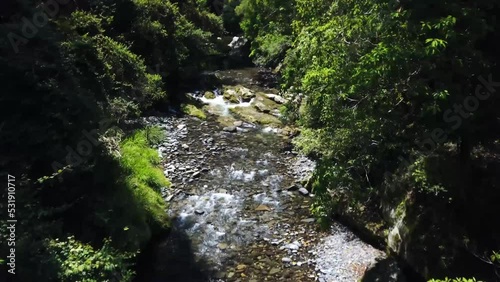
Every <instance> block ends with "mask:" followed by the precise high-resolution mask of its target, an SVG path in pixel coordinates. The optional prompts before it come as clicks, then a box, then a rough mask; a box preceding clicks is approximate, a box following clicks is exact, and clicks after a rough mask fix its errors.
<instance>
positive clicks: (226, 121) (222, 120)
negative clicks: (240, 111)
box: [217, 116, 236, 127]
mask: <svg viewBox="0 0 500 282" xmlns="http://www.w3.org/2000/svg"><path fill="white" fill-rule="evenodd" d="M235 121H236V119H235V118H234V117H232V116H218V117H217V122H218V123H219V124H220V125H221V126H223V127H227V126H234V122H235Z"/></svg>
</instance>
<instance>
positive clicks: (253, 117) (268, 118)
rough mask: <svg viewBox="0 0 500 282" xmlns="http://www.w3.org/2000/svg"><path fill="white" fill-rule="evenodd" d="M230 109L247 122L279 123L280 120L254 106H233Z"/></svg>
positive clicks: (276, 124) (275, 124)
mask: <svg viewBox="0 0 500 282" xmlns="http://www.w3.org/2000/svg"><path fill="white" fill-rule="evenodd" d="M230 111H231V112H232V113H234V114H235V115H237V116H239V117H241V119H242V120H245V121H247V122H251V123H258V124H261V125H273V126H280V125H281V121H280V120H279V119H278V118H276V117H275V116H272V115H268V114H265V113H261V112H259V111H257V110H256V109H255V108H254V107H235V108H232V109H230Z"/></svg>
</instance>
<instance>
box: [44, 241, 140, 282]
mask: <svg viewBox="0 0 500 282" xmlns="http://www.w3.org/2000/svg"><path fill="white" fill-rule="evenodd" d="M48 248H49V252H50V254H51V255H52V256H53V258H54V260H55V262H56V263H57V265H59V266H60V269H59V272H58V274H57V278H58V281H82V282H101V281H120V282H122V281H123V282H126V281H132V278H133V275H134V272H133V271H132V270H131V269H130V268H131V266H132V264H131V263H130V259H132V258H134V257H135V254H133V253H123V252H121V251H119V250H116V249H114V248H113V247H112V246H111V244H110V241H109V240H105V241H104V244H103V246H102V247H101V248H100V249H98V250H96V249H94V248H93V247H92V246H90V245H87V244H84V243H81V242H79V241H77V240H75V238H74V237H68V239H67V240H66V241H59V240H58V239H55V240H51V241H49V243H48Z"/></svg>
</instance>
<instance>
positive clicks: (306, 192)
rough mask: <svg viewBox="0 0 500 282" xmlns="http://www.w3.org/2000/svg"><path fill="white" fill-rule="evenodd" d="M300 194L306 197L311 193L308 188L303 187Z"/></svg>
mask: <svg viewBox="0 0 500 282" xmlns="http://www.w3.org/2000/svg"><path fill="white" fill-rule="evenodd" d="M299 193H300V194H302V195H304V196H306V195H308V194H309V191H307V189H306V188H303V187H302V188H300V189H299Z"/></svg>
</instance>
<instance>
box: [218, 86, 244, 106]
mask: <svg viewBox="0 0 500 282" xmlns="http://www.w3.org/2000/svg"><path fill="white" fill-rule="evenodd" d="M222 96H223V97H224V100H226V101H228V102H229V103H232V104H239V103H240V97H239V95H238V93H237V92H236V91H235V90H234V89H228V90H225V91H224V94H222Z"/></svg>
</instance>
